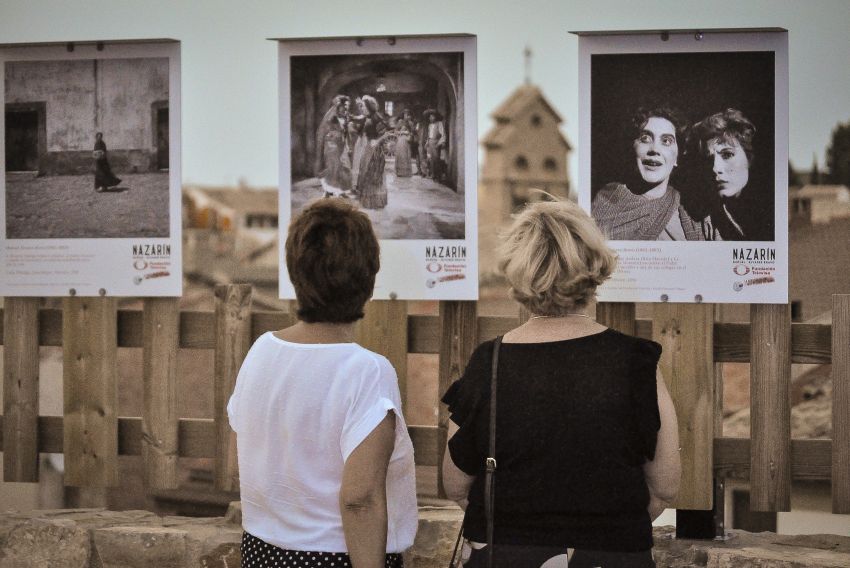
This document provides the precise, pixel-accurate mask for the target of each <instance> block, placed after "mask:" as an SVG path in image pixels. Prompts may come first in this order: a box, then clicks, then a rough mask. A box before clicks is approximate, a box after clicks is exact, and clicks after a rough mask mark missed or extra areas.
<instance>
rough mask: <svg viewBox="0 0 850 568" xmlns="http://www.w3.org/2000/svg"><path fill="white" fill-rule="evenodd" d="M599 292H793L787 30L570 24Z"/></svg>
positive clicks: (761, 298) (767, 297) (740, 299)
mask: <svg viewBox="0 0 850 568" xmlns="http://www.w3.org/2000/svg"><path fill="white" fill-rule="evenodd" d="M576 33H578V35H579V91H580V92H579V132H580V137H579V138H580V140H579V155H580V160H579V204H580V205H581V206H582V207H583V208H584V209H585V210H587V211H590V213H591V215H592V216H593V217H594V219H595V220H596V221H597V223H598V224H599V225H600V227H601V228H602V230H603V232H605V233H606V235H607V236H608V238H609V241H610V244H611V247H612V248H613V249H614V250H615V251H616V252H617V253H618V256H619V265H618V269H617V272H616V273H615V274H614V276H613V277H612V278H611V280H610V281H608V282H606V283H605V284H604V285H602V286H601V287H600V289H599V298H600V301H612V302H659V301H661V302H664V301H670V302H684V303H691V302H697V303H698V302H709V303H718V302H723V303H786V302H787V301H788V230H787V227H788V170H787V163H788V34H787V32H786V31H785V30H780V29H775V28H771V29H746V30H734V29H733V30H729V29H724V30H707V29H700V30H666V31H634V32H625V31H622V32H588V33H583V32H576Z"/></svg>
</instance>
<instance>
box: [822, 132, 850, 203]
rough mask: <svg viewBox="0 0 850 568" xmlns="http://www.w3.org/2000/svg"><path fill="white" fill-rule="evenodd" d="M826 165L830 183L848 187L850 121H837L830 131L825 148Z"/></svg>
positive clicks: (849, 180) (849, 173) (849, 177)
mask: <svg viewBox="0 0 850 568" xmlns="http://www.w3.org/2000/svg"><path fill="white" fill-rule="evenodd" d="M826 167H827V168H829V179H830V181H831V182H832V183H840V184H844V185H846V186H848V187H850V121H847V122H844V123H839V124H838V126H836V127H835V129H834V130H833V131H832V140H831V141H830V143H829V146H828V147H827V149H826Z"/></svg>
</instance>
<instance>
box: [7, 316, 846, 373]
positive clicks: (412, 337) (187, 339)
mask: <svg viewBox="0 0 850 568" xmlns="http://www.w3.org/2000/svg"><path fill="white" fill-rule="evenodd" d="M214 319H215V315H214V313H213V312H211V311H208V312H202V311H190V310H184V311H181V312H180V347H181V348H184V349H213V348H214V347H215V325H214ZM2 321H3V318H2V310H0V327H2ZM291 322H292V320H291V319H290V316H289V314H288V313H286V312H258V311H255V312H252V313H251V337H252V339H256V338H257V337H259V336H260V335H262V334H263V333H265V332H266V331H270V330H275V329H280V328H282V327H286V326H287V325H290V324H291ZM518 324H519V320H518V319H517V318H515V317H507V316H479V317H478V340H479V341H487V340H488V339H493V338H494V337H496V336H497V335H501V334H503V333H505V332H506V331H508V330H509V329H511V328H513V327H516V326H517V325H518ZM142 329H143V328H142V310H118V347H142V337H143V334H142ZM636 330H637V335H638V336H640V337H644V338H647V339H651V338H652V320H647V319H641V320H637V327H636ZM2 337H3V330H2V329H0V338H2ZM831 337H832V326H831V325H828V324H812V323H793V324H791V362H792V363H813V364H818V363H830V362H832V356H831V352H832V339H831ZM38 340H39V345H41V346H48V347H49V346H54V347H59V346H61V345H62V310H59V309H52V308H43V309H41V310H39V332H38ZM439 343H440V319H439V317H438V316H421V315H418V316H417V315H412V316H410V317H409V318H408V352H409V353H438V352H439ZM714 361H715V362H718V363H749V361H750V324H748V323H715V324H714Z"/></svg>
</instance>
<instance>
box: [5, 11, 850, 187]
mask: <svg viewBox="0 0 850 568" xmlns="http://www.w3.org/2000/svg"><path fill="white" fill-rule="evenodd" d="M848 23H850V0H807V1H800V0H758V1H755V0H741V1H740V2H706V1H704V0H701V1H691V0H677V1H668V0H665V1H656V0H646V1H644V2H634V1H629V0H582V1H576V0H525V1H524V2H518V1H517V0H476V1H470V0H450V1H443V0H429V1H427V2H423V1H419V2H400V1H396V2H390V1H385V0H375V1H364V2H355V1H352V0H345V1H337V0H240V1H236V0H233V1H223V0H204V1H193V2H190V1H175V0H144V1H129V0H112V1H108V2H107V1H102V0H73V1H68V0H0V43H14V42H39V41H69V40H108V39H134V38H173V39H178V40H180V41H181V42H182V66H183V179H184V182H190V183H191V182H194V183H204V184H213V185H230V184H235V183H237V181H238V180H239V179H240V178H244V180H245V181H246V182H247V183H248V184H250V185H260V186H273V185H276V184H277V157H276V156H277V140H278V139H277V82H276V77H277V67H276V59H277V50H276V46H275V43H274V42H270V41H267V40H266V38H270V37H314V36H317V37H318V36H349V35H403V34H439V33H449V32H450V33H472V34H476V35H477V36H478V105H479V106H478V120H479V134H480V135H483V133H484V132H486V131H487V130H488V129H489V128H490V127H491V126H492V121H491V119H490V117H489V113H490V112H491V111H492V110H493V109H494V108H495V107H496V105H498V104H499V103H500V102H501V101H502V100H504V98H505V97H507V95H508V94H509V93H510V92H511V91H512V90H513V89H514V88H516V87H517V86H518V85H519V84H521V83H522V81H523V75H524V63H523V55H522V52H523V48H524V47H525V45H526V44H528V45H529V46H530V47H531V48H532V50H533V52H534V57H533V64H532V79H533V81H534V82H535V83H536V84H538V85H539V86H540V87H541V88H542V89H543V92H544V93H545V94H546V96H547V97H548V98H549V100H550V101H551V102H552V103H553V105H554V106H555V107H556V108H557V109H558V111H559V112H560V113H561V115H562V116H563V117H564V119H565V124H564V125H563V128H564V132H565V134H566V135H567V137H568V139H569V140H570V141H571V142H572V143H573V145H574V146H575V145H576V141H577V137H578V98H577V95H578V85H577V76H578V72H577V68H576V65H577V57H578V54H577V45H578V40H577V38H576V37H575V36H573V35H571V34H569V33H568V31H570V30H623V29H626V30H634V29H680V28H686V29H688V28H732V27H783V28H786V29H788V30H789V44H790V45H789V59H790V78H791V83H790V94H791V100H790V107H791V115H790V136H791V140H790V156H791V161H792V162H793V163H794V165H795V166H796V167H798V168H801V169H808V168H809V167H810V166H811V164H812V156H813V154H814V155H816V156H817V158H818V161H819V162H820V164H821V166H823V161H824V152H825V148H826V145H827V144H828V142H829V136H830V133H831V131H832V129H833V128H834V126H835V125H836V123H838V122H839V121H848V120H850V72H848V61H849V60H850V33H848V31H847V26H848ZM576 163H577V156H575V155H573V156H572V157H571V160H570V165H569V167H570V172H569V173H570V178H571V180H572V182H573V185H574V187H575V182H576V176H577V167H576Z"/></svg>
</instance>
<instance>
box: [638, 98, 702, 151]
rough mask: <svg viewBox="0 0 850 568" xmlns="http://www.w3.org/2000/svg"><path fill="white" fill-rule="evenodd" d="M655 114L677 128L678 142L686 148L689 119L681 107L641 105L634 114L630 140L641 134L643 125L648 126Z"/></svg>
mask: <svg viewBox="0 0 850 568" xmlns="http://www.w3.org/2000/svg"><path fill="white" fill-rule="evenodd" d="M653 116H655V117H657V118H663V119H666V120H669V121H670V124H672V125H673V128H675V129H676V144H678V145H679V146H680V147H682V149H683V150H684V148H685V142H686V141H687V138H688V121H687V119H686V118H685V116H684V115H683V114H682V112H681V111H680V110H679V109H676V108H674V107H671V106H666V105H662V106H657V107H655V108H647V107H641V108H639V109H637V111H636V112H635V113H634V115H632V123H631V125H630V126H631V128H630V131H629V138H630V140H636V139H637V137H638V136H640V133H641V130H643V127H644V126H646V123H647V122H648V121H649V119H650V118H652V117H653Z"/></svg>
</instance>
